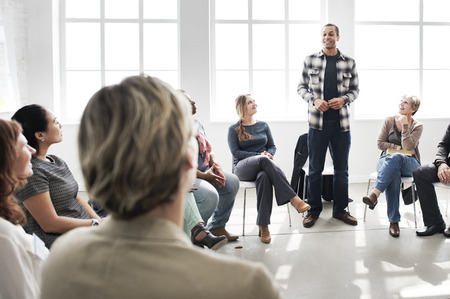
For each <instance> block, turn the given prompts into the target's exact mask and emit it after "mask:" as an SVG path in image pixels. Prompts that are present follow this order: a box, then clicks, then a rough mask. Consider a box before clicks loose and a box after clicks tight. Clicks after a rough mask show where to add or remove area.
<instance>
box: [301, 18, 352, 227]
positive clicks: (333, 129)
mask: <svg viewBox="0 0 450 299" xmlns="http://www.w3.org/2000/svg"><path fill="white" fill-rule="evenodd" d="M338 41H339V28H338V27H337V26H336V25H334V24H327V25H325V26H324V27H323V28H322V44H323V49H322V51H320V52H318V53H315V54H313V55H310V56H308V57H306V58H305V62H304V66H303V72H302V77H301V79H300V83H299V85H298V88H297V92H298V94H299V95H300V96H301V97H302V98H303V99H304V100H305V101H307V102H308V104H309V107H308V114H309V132H308V151H309V175H308V203H309V204H310V205H311V209H310V210H309V211H308V215H307V216H306V217H305V218H304V220H303V226H304V227H307V228H308V227H312V226H313V225H314V224H315V223H316V220H317V219H318V218H319V215H320V213H321V212H322V199H321V190H322V171H323V168H324V163H325V156H326V152H327V149H328V148H330V153H331V157H332V158H333V165H334V178H333V201H334V206H333V218H336V219H338V220H341V221H343V222H344V223H347V224H349V225H357V224H358V221H357V220H356V218H355V217H353V216H351V215H350V213H348V212H347V211H346V208H347V206H348V155H349V151H350V123H349V106H350V103H351V102H353V101H354V100H355V99H356V98H357V97H358V94H359V88H358V73H357V72H356V67H355V60H354V59H352V58H350V57H348V56H345V55H344V54H342V53H341V52H340V51H339V49H338V48H337V47H336V43H337V42H338Z"/></svg>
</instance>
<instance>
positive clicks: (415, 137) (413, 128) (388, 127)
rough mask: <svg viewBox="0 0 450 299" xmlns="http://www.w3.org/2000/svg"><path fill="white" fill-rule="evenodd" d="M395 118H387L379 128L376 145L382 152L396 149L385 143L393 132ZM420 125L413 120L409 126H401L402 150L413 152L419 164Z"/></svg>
mask: <svg viewBox="0 0 450 299" xmlns="http://www.w3.org/2000/svg"><path fill="white" fill-rule="evenodd" d="M394 123H395V116H390V117H387V118H386V119H385V120H384V123H383V125H382V126H381V130H380V134H379V135H378V140H377V145H378V148H379V149H380V150H382V151H383V152H384V151H386V150H387V149H388V148H392V149H398V148H397V145H396V144H394V143H389V142H387V140H388V136H389V135H390V134H391V133H392V132H394ZM422 131H423V126H422V123H420V122H418V121H416V120H414V119H413V121H412V123H411V125H409V124H406V125H403V128H402V132H401V133H402V148H401V149H405V150H409V151H412V152H413V155H414V156H415V157H416V158H417V160H419V162H420V153H419V139H420V136H422Z"/></svg>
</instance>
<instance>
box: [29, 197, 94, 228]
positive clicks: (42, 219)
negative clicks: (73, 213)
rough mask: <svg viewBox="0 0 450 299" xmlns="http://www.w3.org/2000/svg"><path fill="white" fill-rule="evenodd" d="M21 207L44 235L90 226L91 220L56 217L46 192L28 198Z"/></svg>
mask: <svg viewBox="0 0 450 299" xmlns="http://www.w3.org/2000/svg"><path fill="white" fill-rule="evenodd" d="M23 205H24V206H25V208H26V209H27V210H28V211H29V212H30V214H31V216H33V218H34V219H35V220H36V222H37V223H38V224H39V226H40V227H41V228H42V229H43V230H44V232H46V233H55V234H63V233H65V232H67V231H69V230H71V229H73V228H76V227H80V226H90V225H92V220H91V219H77V218H70V217H65V216H58V214H56V211H55V208H54V206H53V203H52V200H51V198H50V193H49V192H48V191H47V192H43V193H39V194H36V195H33V196H30V197H29V198H27V199H25V200H24V201H23ZM97 217H98V216H97Z"/></svg>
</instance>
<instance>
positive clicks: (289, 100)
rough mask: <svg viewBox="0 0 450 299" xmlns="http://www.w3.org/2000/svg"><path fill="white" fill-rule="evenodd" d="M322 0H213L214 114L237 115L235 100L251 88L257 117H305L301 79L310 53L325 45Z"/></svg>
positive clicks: (227, 117) (219, 116)
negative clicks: (322, 33) (323, 43)
mask: <svg viewBox="0 0 450 299" xmlns="http://www.w3.org/2000/svg"><path fill="white" fill-rule="evenodd" d="M322 2H323V1H308V0H258V1H255V0H214V1H211V57H212V59H211V61H212V72H211V73H212V78H211V81H212V88H211V91H212V99H211V119H212V120H215V121H230V120H233V119H236V110H235V107H234V100H235V99H236V97H237V96H238V95H240V94H244V93H251V94H252V95H253V97H254V98H255V99H256V101H257V103H258V105H259V108H258V117H259V118H261V119H265V120H305V119H306V118H307V104H306V102H304V101H303V99H301V98H300V96H299V95H298V94H297V84H298V81H299V79H300V72H301V69H302V67H303V60H304V58H305V57H306V56H307V55H310V54H312V53H314V52H317V51H319V50H320V49H321V45H320V30H321V26H322V25H323V20H324V17H323V15H322V12H323V11H324V7H323V3H322Z"/></svg>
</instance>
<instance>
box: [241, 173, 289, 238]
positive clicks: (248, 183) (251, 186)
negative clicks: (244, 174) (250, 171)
mask: <svg viewBox="0 0 450 299" xmlns="http://www.w3.org/2000/svg"><path fill="white" fill-rule="evenodd" d="M240 185H241V187H242V188H244V209H243V211H242V236H245V211H246V206H247V189H256V182H255V181H240ZM286 206H287V211H288V216H289V227H291V226H292V221H291V213H290V211H289V203H287V204H286Z"/></svg>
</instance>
